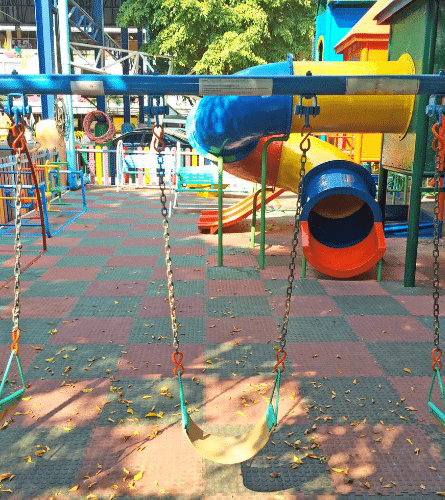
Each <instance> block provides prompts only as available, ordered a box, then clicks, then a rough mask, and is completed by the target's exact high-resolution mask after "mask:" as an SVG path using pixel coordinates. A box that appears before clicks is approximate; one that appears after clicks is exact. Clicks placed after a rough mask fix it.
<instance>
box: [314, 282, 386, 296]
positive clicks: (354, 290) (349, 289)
mask: <svg viewBox="0 0 445 500" xmlns="http://www.w3.org/2000/svg"><path fill="white" fill-rule="evenodd" d="M320 284H321V285H323V287H324V288H325V289H326V291H327V292H328V293H329V295H389V293H388V291H387V290H385V288H384V287H383V286H381V285H380V283H377V282H376V281H333V280H321V281H320Z"/></svg>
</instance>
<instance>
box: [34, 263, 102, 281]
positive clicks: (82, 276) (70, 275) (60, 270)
mask: <svg viewBox="0 0 445 500" xmlns="http://www.w3.org/2000/svg"><path fill="white" fill-rule="evenodd" d="M29 270H30V269H27V270H26V272H27V271H29ZM100 270H101V268H100V267H86V266H85V267H76V269H75V270H74V269H73V268H72V267H52V268H50V269H47V270H46V271H42V273H41V275H40V279H41V280H42V281H88V280H93V279H94V278H95V277H96V276H97V274H98V273H99V271H100Z"/></svg>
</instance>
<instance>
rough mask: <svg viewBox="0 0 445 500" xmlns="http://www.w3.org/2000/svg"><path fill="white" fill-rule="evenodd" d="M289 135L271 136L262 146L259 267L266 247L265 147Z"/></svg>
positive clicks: (262, 267) (285, 138)
mask: <svg viewBox="0 0 445 500" xmlns="http://www.w3.org/2000/svg"><path fill="white" fill-rule="evenodd" d="M288 139H289V136H288V135H286V136H282V137H271V138H270V139H267V141H266V142H265V143H264V146H263V155H262V161H261V224H260V269H264V260H265V259H264V254H265V247H266V173H267V148H268V147H269V144H270V143H271V142H273V141H283V142H285V141H287V140H288Z"/></svg>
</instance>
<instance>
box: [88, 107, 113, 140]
mask: <svg viewBox="0 0 445 500" xmlns="http://www.w3.org/2000/svg"><path fill="white" fill-rule="evenodd" d="M94 121H98V122H102V121H106V122H107V125H108V128H107V131H106V132H105V134H103V135H100V136H99V137H96V136H95V135H94V134H93V133H92V132H91V125H92V123H93V122H94ZM82 127H83V131H84V132H85V134H86V136H87V137H88V139H90V140H91V141H94V142H96V143H98V144H103V143H104V142H108V141H111V139H112V138H113V136H114V134H115V132H116V129H115V128H114V123H113V120H112V119H111V118H110V117H109V116H108V115H107V114H106V113H104V112H103V111H98V110H96V111H90V112H89V113H87V114H86V115H85V118H84V119H83V124H82Z"/></svg>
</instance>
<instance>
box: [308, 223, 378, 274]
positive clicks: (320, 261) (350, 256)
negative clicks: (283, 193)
mask: <svg viewBox="0 0 445 500" xmlns="http://www.w3.org/2000/svg"><path fill="white" fill-rule="evenodd" d="M301 244H302V247H303V253H304V255H305V257H306V259H307V261H308V262H309V264H311V266H312V267H314V268H315V269H317V270H318V271H320V272H322V273H324V274H327V275H328V276H332V277H333V278H352V277H353V276H357V275H358V274H361V273H364V272H366V271H369V269H371V268H372V267H373V266H374V265H375V264H377V263H378V262H379V260H380V259H381V258H382V257H383V255H384V253H385V250H386V242H385V236H384V233H383V224H382V223H381V222H376V223H374V226H373V228H372V230H371V232H370V233H369V234H368V236H367V237H366V238H365V239H364V240H362V241H360V242H359V243H357V244H355V245H351V246H350V247H346V248H331V247H327V246H325V245H323V244H322V243H320V242H319V241H317V240H316V239H315V238H314V237H313V236H312V235H311V234H310V232H309V223H308V222H307V221H302V222H301Z"/></svg>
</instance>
